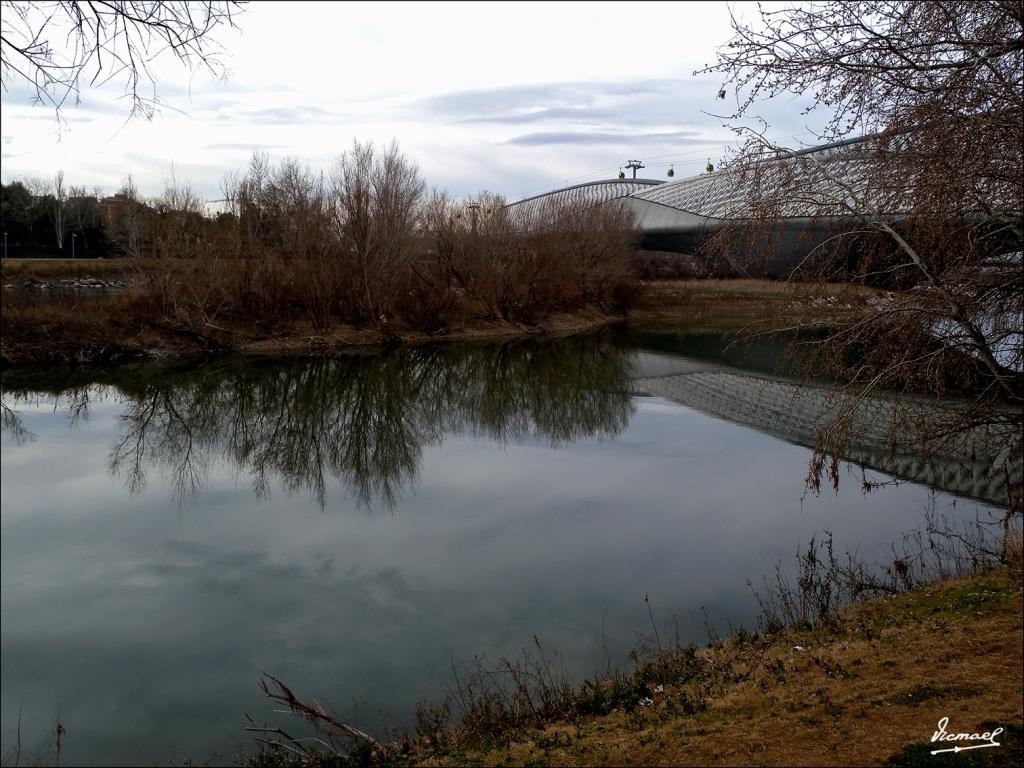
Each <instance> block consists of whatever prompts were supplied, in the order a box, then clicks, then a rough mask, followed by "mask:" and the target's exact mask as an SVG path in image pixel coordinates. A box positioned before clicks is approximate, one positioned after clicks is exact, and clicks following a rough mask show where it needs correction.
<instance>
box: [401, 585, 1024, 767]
mask: <svg viewBox="0 0 1024 768" xmlns="http://www.w3.org/2000/svg"><path fill="white" fill-rule="evenodd" d="M1022 646H1024V632H1022V599H1021V574H1020V570H1019V568H1016V567H1015V568H1013V569H1010V568H1000V569H997V570H994V571H989V572H987V573H984V574H981V575H975V576H970V577H967V578H961V579H957V580H952V581H947V582H942V583H938V584H934V585H931V586H928V587H925V588H922V589H917V590H915V591H912V592H907V593H903V594H899V595H896V596H892V597H886V598H879V599H876V600H873V601H871V602H868V603H865V604H863V605H860V606H858V607H856V608H853V609H849V610H847V611H845V612H843V613H842V614H841V615H840V619H839V622H838V623H837V625H836V626H835V627H834V628H831V629H829V630H827V631H826V630H820V631H813V632H812V631H803V632H787V633H785V634H782V635H777V636H775V637H774V638H771V637H769V638H767V639H765V638H763V637H762V638H757V637H751V636H750V635H749V634H743V633H741V634H739V635H734V636H733V637H732V638H731V639H729V640H726V641H725V642H724V643H723V644H722V645H721V647H718V648H712V649H709V650H706V651H702V652H699V653H698V656H699V658H700V660H701V671H700V672H699V673H698V674H696V675H694V679H692V680H690V681H686V682H682V683H679V684H675V685H666V686H663V690H662V691H656V692H654V693H653V694H652V696H651V701H652V703H651V704H649V705H647V706H643V707H640V706H636V707H632V708H630V709H629V711H626V708H623V709H622V710H620V711H614V712H612V713H611V714H608V715H605V716H600V717H593V718H590V719H584V720H577V721H576V722H560V723H554V724H552V725H550V726H548V727H546V728H544V729H542V730H538V731H536V732H534V733H533V734H532V735H530V736H529V737H528V738H522V739H520V740H519V741H517V742H516V743H513V744H511V745H506V746H501V747H493V748H490V749H484V750H473V749H452V750H450V751H449V752H447V753H445V754H440V755H438V754H433V755H431V754H422V753H421V754H420V755H418V756H417V757H418V759H416V760H414V762H418V763H424V764H431V765H494V766H498V765H567V766H569V765H571V766H576V765H807V766H819V765H820V766H833V765H835V766H840V765H890V766H939V765H957V766H981V765H986V766H987V765H992V766H995V765H1007V766H1010V765H1013V766H1017V765H1020V764H1021V757H1022V740H1021V725H1022V716H1024V713H1022V695H1024V691H1022V667H1024V658H1022V650H1021V649H1022ZM695 703H696V706H695ZM942 718H949V720H948V723H947V725H946V728H945V730H946V732H947V733H959V732H967V733H977V734H981V733H983V732H985V731H989V732H991V731H992V730H993V729H994V728H998V727H1002V728H1003V729H1004V731H1003V733H1002V734H1000V735H999V736H998V737H997V738H996V739H995V741H997V742H999V744H1000V746H999V747H988V748H982V749H976V750H972V751H966V752H964V753H962V754H955V753H944V754H940V755H938V756H933V755H931V751H932V750H935V749H942V748H952V747H955V746H961V747H963V746H969V745H971V744H978V743H980V742H979V741H970V742H969V741H951V742H948V743H947V742H941V743H939V742H934V743H933V742H932V741H931V738H932V736H933V734H934V733H935V731H936V730H938V729H939V721H940V720H941V719H942Z"/></svg>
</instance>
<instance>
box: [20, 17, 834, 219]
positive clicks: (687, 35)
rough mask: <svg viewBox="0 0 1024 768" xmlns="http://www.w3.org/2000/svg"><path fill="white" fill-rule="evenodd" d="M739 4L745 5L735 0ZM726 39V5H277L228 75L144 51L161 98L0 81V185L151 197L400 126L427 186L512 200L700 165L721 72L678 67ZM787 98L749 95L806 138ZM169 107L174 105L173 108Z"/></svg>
mask: <svg viewBox="0 0 1024 768" xmlns="http://www.w3.org/2000/svg"><path fill="white" fill-rule="evenodd" d="M734 8H735V10H736V12H737V13H738V14H739V15H749V14H751V13H753V12H754V9H753V8H750V7H747V6H745V5H743V4H736V5H734ZM729 37H730V28H729V10H728V7H726V6H725V5H724V4H722V3H651V4H646V3H638V2H633V3H628V4H627V3H594V2H588V3H566V4H556V3H538V4H532V3H511V4H504V3H453V4H428V3H411V4H397V3H396V4H375V3H368V4H356V3H351V4H350V3H337V4H329V3H310V4H304V3H297V2H289V3H275V2H257V3H252V4H251V5H249V6H248V7H247V8H246V10H245V12H244V13H243V14H241V15H240V16H238V18H237V29H230V28H224V29H220V30H218V31H217V33H216V39H217V42H218V43H219V44H220V45H221V46H222V47H223V49H224V53H223V55H222V60H223V63H224V64H225V65H226V68H227V77H226V78H225V79H224V80H221V81H218V80H214V79H213V78H211V77H210V76H209V75H208V74H205V73H198V74H193V73H190V72H189V71H188V70H187V69H185V68H183V67H182V66H180V65H179V64H177V62H174V61H173V60H171V61H168V60H160V61H158V62H157V63H156V65H155V71H156V72H157V73H158V76H159V82H158V84H157V95H158V96H159V97H160V99H162V100H163V101H164V102H166V103H167V104H169V105H170V106H171V107H173V108H174V109H170V108H168V109H164V110H163V111H162V112H161V113H160V114H157V115H156V116H154V117H153V119H152V120H151V121H147V120H143V119H135V120H130V121H126V118H127V116H128V106H127V104H126V102H125V99H124V98H123V81H122V82H121V83H120V87H118V85H117V84H114V83H112V84H110V85H108V86H106V87H104V88H100V89H89V88H88V87H83V89H82V94H81V102H80V104H78V105H77V106H69V107H67V108H66V109H65V110H64V113H63V116H64V118H65V120H64V122H63V123H62V124H58V122H57V121H56V120H55V117H54V112H53V110H52V109H48V108H47V107H45V106H41V105H32V103H31V101H32V99H31V97H32V91H31V90H30V89H29V88H27V87H26V86H25V85H24V84H23V83H19V82H17V81H14V80H11V81H9V82H8V83H7V84H6V85H7V88H6V90H5V92H4V93H3V96H2V107H3V110H2V131H0V134H2V141H3V146H2V153H3V164H2V165H3V172H2V175H3V180H4V181H5V182H10V181H11V180H14V179H17V178H20V177H26V176H34V177H52V176H53V175H54V174H55V173H56V172H57V171H58V170H60V169H63V170H64V172H65V177H66V179H67V183H70V184H75V185H84V186H87V187H94V186H96V187H100V188H101V189H102V190H103V191H104V192H106V193H111V192H114V191H116V189H117V188H118V187H119V186H120V184H121V181H122V179H123V178H124V177H126V176H127V175H128V174H132V175H133V177H134V179H135V181H136V183H137V184H138V186H139V189H140V191H141V192H142V193H143V194H144V195H155V194H158V193H159V192H160V190H161V188H162V185H163V179H164V177H165V176H166V175H167V174H168V173H169V171H170V168H171V164H172V163H173V164H174V166H175V168H176V170H177V172H178V175H179V176H182V175H183V176H186V177H187V178H189V179H190V180H191V182H192V184H193V185H194V186H195V187H196V189H197V190H198V191H199V192H200V194H202V195H203V196H204V197H206V198H207V199H214V198H218V197H220V196H221V193H220V182H221V179H222V178H223V176H224V173H225V172H226V171H228V170H231V169H242V168H244V166H245V165H246V164H247V162H248V159H249V157H250V156H251V155H252V153H253V151H259V152H265V153H267V154H268V155H270V156H271V158H273V159H279V158H283V157H295V158H298V159H300V160H302V161H304V162H306V163H308V164H309V165H311V166H313V167H315V168H319V169H324V170H327V169H329V167H330V166H331V164H332V162H333V160H334V158H335V157H336V156H337V155H338V154H339V153H340V152H342V151H343V150H345V149H346V148H348V147H349V146H350V145H351V143H352V141H353V139H359V140H361V141H368V140H372V141H374V142H377V143H382V142H388V141H390V140H391V139H392V138H394V139H397V140H398V142H399V144H400V146H401V148H402V150H403V151H404V152H405V153H406V154H407V155H409V156H410V157H411V158H412V159H413V160H415V161H416V162H417V163H418V164H419V166H420V168H421V169H422V172H423V175H424V177H425V179H426V181H427V183H428V185H430V186H436V187H441V188H446V189H448V190H449V191H450V192H451V193H453V194H455V195H458V196H463V195H468V194H472V193H474V192H477V191H480V190H482V189H487V190H491V191H495V192H498V193H501V194H504V195H505V196H506V197H507V198H509V199H510V200H511V199H518V198H519V197H522V196H525V195H527V194H536V193H539V192H543V191H546V190H549V189H552V188H554V187H558V186H562V185H564V184H565V183H566V182H569V183H576V182H580V181H589V180H594V179H601V178H611V177H614V176H615V175H616V174H617V173H618V170H619V167H620V166H621V165H623V164H624V163H625V162H626V161H627V160H629V159H641V160H643V161H644V163H645V164H646V165H647V168H645V169H644V170H642V171H641V172H640V175H642V176H645V177H651V178H665V174H666V171H667V170H668V168H669V163H674V164H675V170H676V178H679V177H680V176H687V175H691V174H694V173H697V172H699V171H700V170H701V169H703V167H704V164H705V163H706V162H707V159H708V158H709V157H710V158H711V160H712V162H716V161H717V159H718V158H719V157H720V156H721V155H722V153H723V151H724V148H725V147H726V146H727V145H729V144H730V143H731V142H733V140H734V139H733V134H732V133H731V132H730V131H729V130H728V129H726V128H724V127H723V126H722V121H721V120H719V119H717V118H715V117H712V116H710V115H708V114H705V113H707V112H722V111H723V110H724V109H726V108H727V106H729V105H733V104H734V103H735V97H734V95H733V94H729V97H728V100H727V101H726V102H722V101H718V100H716V98H715V96H716V93H717V91H718V86H719V84H720V80H719V79H718V78H717V76H711V77H708V76H704V77H694V75H693V72H694V70H697V69H699V68H701V67H702V66H703V65H704V64H706V63H710V62H712V61H713V60H714V53H715V48H716V46H718V45H720V44H722V43H724V42H725V41H726V40H728V38H729ZM800 106H801V105H800V104H798V103H796V102H793V101H783V102H780V103H777V104H772V105H769V108H768V109H767V110H762V113H763V114H766V115H767V116H768V117H769V119H770V120H771V123H772V128H771V130H770V135H771V136H772V137H775V138H786V139H788V142H787V143H789V144H799V143H800V141H801V139H802V140H803V142H804V143H814V142H813V138H812V137H811V136H809V135H808V134H807V118H805V117H803V116H802V115H801V109H800ZM175 109H177V110H180V111H174V110H175Z"/></svg>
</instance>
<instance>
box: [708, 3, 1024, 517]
mask: <svg viewBox="0 0 1024 768" xmlns="http://www.w3.org/2000/svg"><path fill="white" fill-rule="evenodd" d="M1022 27H1024V11H1022V6H1021V5H1020V3H1019V2H1014V1H1013V0H1008V1H1007V0H993V1H992V2H966V1H962V0H946V1H942V2H935V1H930V2H911V1H904V0H870V1H869V2H853V1H852V0H832V1H831V2H827V3H817V4H813V5H807V6H804V7H797V8H793V7H787V8H784V9H781V10H761V12H760V18H759V20H758V21H757V22H755V23H749V24H748V23H744V22H741V21H739V20H738V19H736V18H735V17H734V18H733V30H734V33H735V34H734V37H733V38H732V39H731V40H730V41H728V43H727V44H726V45H724V46H723V47H722V48H720V49H719V53H718V61H717V63H716V64H715V65H713V66H711V67H708V68H707V69H705V70H703V71H705V72H709V71H710V72H719V73H722V74H724V76H725V81H724V83H723V89H725V90H726V91H729V90H732V92H733V93H734V94H735V98H736V101H735V110H734V111H733V112H731V113H730V114H728V115H724V116H723V117H724V118H725V119H726V123H727V124H729V125H731V126H733V127H734V128H735V130H736V131H737V132H738V133H739V135H740V136H741V139H742V140H741V146H740V148H739V150H738V151H737V152H736V153H735V155H734V156H733V157H731V158H730V162H729V163H728V164H727V166H726V169H725V170H726V172H728V173H732V174H733V175H734V178H735V179H736V184H737V186H738V187H739V188H741V189H743V190H744V203H745V206H746V215H747V217H748V218H747V220H746V221H745V222H743V223H742V225H739V226H735V227H732V228H731V229H729V230H727V231H723V232H722V233H720V236H719V237H717V238H715V240H714V241H713V248H714V249H715V250H716V251H717V253H718V254H719V255H722V254H723V253H727V255H728V257H729V258H730V259H741V258H742V257H743V255H744V254H750V253H754V252H755V248H754V246H756V245H761V246H765V245H766V244H767V245H768V247H769V248H777V247H779V243H778V242H777V241H776V242H774V243H769V242H768V241H769V240H770V237H766V233H770V232H771V231H773V230H774V231H776V232H777V231H778V230H779V225H780V219H783V218H786V217H790V218H792V217H793V216H796V215H799V216H803V217H806V219H808V220H809V221H810V222H811V224H812V227H811V228H812V229H813V230H814V231H815V236H814V242H813V243H810V244H809V246H808V253H807V255H806V258H804V259H803V261H802V262H801V264H800V268H799V269H798V271H797V272H796V275H795V276H796V277H802V278H811V279H821V278H829V277H834V276H836V275H837V274H839V273H840V272H842V273H843V274H844V276H845V277H847V278H852V279H854V280H858V281H862V282H865V283H867V284H872V285H878V286H883V287H886V288H890V289H898V290H895V291H894V292H892V293H890V294H889V295H888V296H886V297H885V298H883V299H880V300H879V301H878V302H877V303H876V304H875V305H874V307H873V309H872V311H870V312H869V313H868V314H867V315H866V316H864V317H860V318H858V319H855V320H849V321H839V320H836V321H833V322H832V323H831V324H830V332H829V336H828V339H827V341H826V342H825V343H824V344H823V345H822V346H821V347H819V349H818V354H817V355H816V356H815V357H814V359H813V362H812V364H813V365H814V366H815V368H816V370H817V371H819V372H820V371H821V369H822V368H827V369H829V370H831V371H832V372H833V373H836V374H839V375H840V376H842V377H843V378H844V379H845V380H847V381H848V382H849V384H848V385H847V387H846V390H847V393H848V394H850V395H852V397H851V398H850V399H849V401H848V402H849V404H850V407H849V408H846V409H843V410H842V413H843V414H845V416H843V417H841V418H840V419H838V420H837V421H836V422H835V423H833V424H832V425H830V428H829V429H825V430H823V431H822V433H821V439H820V448H821V449H822V452H819V454H818V456H817V459H816V464H815V466H814V467H813V468H812V469H813V470H814V471H813V472H812V479H820V475H821V473H822V471H823V470H825V469H826V468H828V467H829V466H831V473H832V474H833V480H835V468H836V464H835V462H834V460H833V461H832V462H831V464H829V463H828V462H824V461H823V460H822V459H823V456H824V453H823V452H829V453H831V454H832V455H833V457H834V456H835V453H836V452H839V451H841V449H842V447H843V445H844V444H845V443H846V442H847V440H848V438H849V433H848V430H847V429H846V428H848V427H849V426H850V425H851V424H852V423H853V421H854V420H853V419H852V418H850V416H849V414H850V409H851V408H853V407H855V406H856V405H857V404H858V403H859V402H861V400H862V399H863V398H864V396H866V395H867V394H868V393H869V392H870V391H871V390H872V389H874V388H877V387H888V388H895V389H899V390H903V391H906V392H914V393H916V394H918V395H919V394H922V393H930V394H931V395H933V396H936V397H942V396H946V395H950V394H958V395H961V396H966V397H967V398H968V403H969V404H968V406H967V407H966V408H964V409H961V410H958V411H949V413H950V414H951V416H950V418H948V419H945V420H943V421H942V423H934V424H929V425H920V428H919V429H916V430H914V434H916V435H917V436H918V441H919V445H925V444H926V442H927V440H929V439H940V440H958V439H962V438H963V436H964V435H965V434H966V433H968V432H970V431H972V430H976V429H978V428H990V427H997V429H996V432H995V433H994V434H995V435H996V437H994V438H993V439H1000V440H1001V439H1004V437H1006V436H1007V435H1008V437H1006V439H1007V440H1008V442H1007V443H1006V450H1007V451H1009V452H1010V457H1011V459H1012V460H1011V461H1010V463H1009V464H1008V465H1007V466H1010V467H1014V468H1015V474H1016V476H1015V477H1013V478H1009V479H1010V480H1011V484H1012V485H1015V486H1016V489H1017V490H1016V496H1015V502H1013V501H1012V502H1011V505H1014V504H1016V505H1019V504H1020V487H1021V486H1020V482H1021V481H1020V476H1019V475H1020V464H1021V459H1020V454H1021V444H1020V426H1021V408H1022V405H1024V349H1022V347H1024V344H1022V334H1024V328H1022V319H1021V296H1022V292H1024V279H1022V263H1021V252H1022V251H1024V234H1022V233H1024V203H1022V200H1024V34H1022ZM784 94H813V96H814V98H815V104H814V106H813V107H812V109H818V110H824V111H825V113H826V117H827V119H826V123H825V128H824V129H823V130H822V131H821V133H820V134H819V136H818V139H819V140H820V141H822V142H841V141H843V140H846V139H849V138H851V137H861V140H859V141H856V142H853V143H846V144H844V145H842V146H836V147H835V148H834V149H833V150H830V151H829V152H827V153H824V154H822V153H812V154H802V153H800V152H797V151H795V150H796V149H797V148H794V147H785V146H781V145H779V144H777V143H775V142H772V141H769V140H768V139H767V138H766V135H765V134H766V133H767V129H768V127H769V126H768V125H767V123H765V122H764V121H761V123H760V126H761V127H760V128H750V127H749V125H744V124H743V122H744V121H745V120H746V119H747V118H750V117H752V116H754V115H755V111H756V109H757V106H758V105H759V104H760V103H761V102H762V101H763V100H765V99H768V98H772V97H776V96H781V95H784ZM823 233H824V235H826V236H822V235H823ZM790 245H791V244H790ZM1004 428H1011V431H1009V432H1006V431H1005V430H1004ZM1013 496H1014V494H1013V493H1011V497H1013Z"/></svg>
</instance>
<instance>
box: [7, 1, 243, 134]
mask: <svg viewBox="0 0 1024 768" xmlns="http://www.w3.org/2000/svg"><path fill="white" fill-rule="evenodd" d="M243 4H244V3H242V2H236V1H234V0H232V1H230V2H228V1H225V2H219V1H217V2H215V1H214V0H206V1H205V2H187V1H184V0H183V1H181V2H156V1H155V0H89V1H87V2H77V1H76V0H57V1H56V2H21V1H20V0H4V2H3V3H2V9H3V14H2V21H0V74H2V78H3V86H4V89H5V90H6V89H7V88H8V87H9V84H10V83H11V81H14V82H22V83H26V84H28V85H29V86H30V87H31V88H32V89H33V91H34V93H35V101H36V102H37V103H43V104H47V105H49V106H51V107H53V108H54V109H55V110H56V111H57V114H58V116H59V114H60V110H61V109H62V108H63V107H64V106H65V105H67V104H68V103H69V102H71V103H77V101H78V99H79V95H80V90H81V86H82V83H83V82H85V83H87V84H88V85H90V86H95V85H102V84H105V83H107V82H111V81H115V82H117V81H120V82H123V84H124V93H125V95H126V96H128V97H129V99H130V101H131V110H130V112H131V115H132V116H136V115H142V116H144V117H147V118H149V117H152V115H153V113H154V110H155V109H156V108H157V107H158V106H159V104H160V102H159V100H158V98H157V96H156V94H155V91H150V92H149V93H147V88H148V87H150V86H151V87H153V88H155V85H156V80H155V78H154V76H153V72H152V69H151V67H152V65H153V62H154V61H155V60H156V59H157V57H158V56H160V55H161V54H163V53H165V52H166V53H169V54H170V55H171V56H173V57H174V58H176V59H177V60H178V61H179V62H181V63H182V64H183V65H185V66H186V67H188V68H189V69H197V68H202V69H206V70H208V71H210V72H211V73H213V74H214V75H217V76H219V75H221V74H222V73H223V66H222V65H221V63H220V59H219V54H220V52H221V49H220V47H219V46H218V45H217V44H216V42H215V41H214V35H213V33H214V31H215V30H216V29H217V28H218V27H221V26H224V25H228V26H234V21H235V17H236V16H237V15H238V14H239V13H240V11H241V6H242V5H243Z"/></svg>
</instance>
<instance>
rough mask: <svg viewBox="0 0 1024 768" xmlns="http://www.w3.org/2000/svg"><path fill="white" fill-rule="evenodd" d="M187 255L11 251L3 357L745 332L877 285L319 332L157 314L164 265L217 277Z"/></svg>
mask: <svg viewBox="0 0 1024 768" xmlns="http://www.w3.org/2000/svg"><path fill="white" fill-rule="evenodd" d="M204 269H205V268H204V267H203V266H202V265H200V264H197V262H195V261H183V260H177V261H176V260H167V259H164V260H152V261H131V260H123V261H118V260H109V261H91V262H85V261H70V260H64V261H61V260H43V261H33V260H21V261H18V260H8V261H5V262H3V264H2V272H0V281H2V284H3V286H4V288H3V303H2V313H0V321H2V325H0V328H2V337H0V358H2V360H3V361H4V363H5V364H17V363H80V362H116V361H120V360H133V359H145V358H158V357H168V356H174V355H182V354H202V353H213V352H229V351H230V352H242V353H250V354H262V355H267V354H269V355H277V354H335V353H340V352H344V351H345V350H347V349H350V348H352V347H365V346H372V345H379V344H415V343H423V342H429V341H438V340H443V341H470V340H472V341H480V340H487V339H495V340H497V339H507V338H512V337H521V336H529V335H542V334H556V335H557V334H571V333H579V332H583V331H588V330H592V329H595V328H598V327H600V326H602V325H607V324H609V323H615V322H621V321H623V320H627V319H628V320H633V321H643V322H657V321H671V322H674V323H680V322H681V323H684V324H692V325H693V326H694V327H701V328H715V329H719V328H720V329H722V330H730V329H738V328H741V327H744V326H746V325H748V324H750V323H755V322H756V323H763V324H776V325H784V324H789V323H795V322H813V321H815V320H820V319H823V318H825V317H832V318H834V317H835V316H836V314H844V313H849V314H857V313H858V312H862V311H863V310H864V309H865V308H866V307H867V306H868V302H869V300H870V298H871V296H872V295H873V294H874V292H872V291H869V290H866V289H862V288H856V287H853V286H849V285H841V284H806V283H785V282H774V281H767V280H693V281H664V282H649V283H643V284H641V285H640V290H639V294H638V296H637V297H636V299H635V301H634V302H633V305H632V306H631V307H630V308H629V309H628V310H625V311H623V310H621V309H614V308H611V307H609V306H601V305H595V304H590V305H587V306H585V307H582V308H579V309H577V310H575V311H571V312H551V313H548V314H545V315H544V316H542V317H538V318H536V319H535V320H534V321H532V322H530V323H525V322H518V321H510V320H506V319H501V318H500V317H497V316H495V314H494V313H493V312H491V311H489V310H488V308H487V307H485V306H473V305H469V306H467V307H466V309H465V311H464V313H463V314H462V315H461V316H460V317H459V318H457V319H452V320H451V321H450V322H448V323H447V324H445V325H444V326H443V327H440V328H436V329H434V330H433V331H431V332H425V331H424V330H422V329H421V328H418V327H414V326H412V325H410V324H409V323H407V322H406V323H403V322H391V323H389V324H387V325H386V326H385V327H355V326H351V325H347V324H344V323H341V322H337V321H336V322H334V323H331V324H330V326H329V327H328V328H327V329H326V330H324V329H316V328H314V327H313V325H312V324H311V323H310V322H308V321H306V320H303V319H297V320H295V319H293V320H290V321H275V322H273V323H263V322H252V321H243V320H239V319H237V318H224V319H220V318H215V319H209V318H206V319H204V318H200V317H191V316H190V317H182V316H178V317H176V318H174V319H170V318H168V317H166V316H162V315H161V314H159V313H157V312H155V311H154V309H153V306H152V303H151V302H150V301H148V300H147V297H146V296H144V295H143V293H142V291H140V290H139V288H138V286H139V285H140V283H141V282H142V281H144V280H147V279H152V276H153V275H154V274H161V275H165V276H167V277H168V279H171V280H173V281H175V282H176V283H178V284H184V285H190V286H193V288H194V290H195V291H197V292H198V291H201V290H202V289H203V285H204V281H206V280H208V279H209V275H207V274H206V273H205V272H204ZM89 280H97V281H103V282H106V283H115V284H116V290H113V291H107V292H104V293H95V292H92V293H90V292H83V291H80V290H67V289H68V288H69V287H73V285H74V284H75V283H76V282H77V283H86V282H88V281H89Z"/></svg>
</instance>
